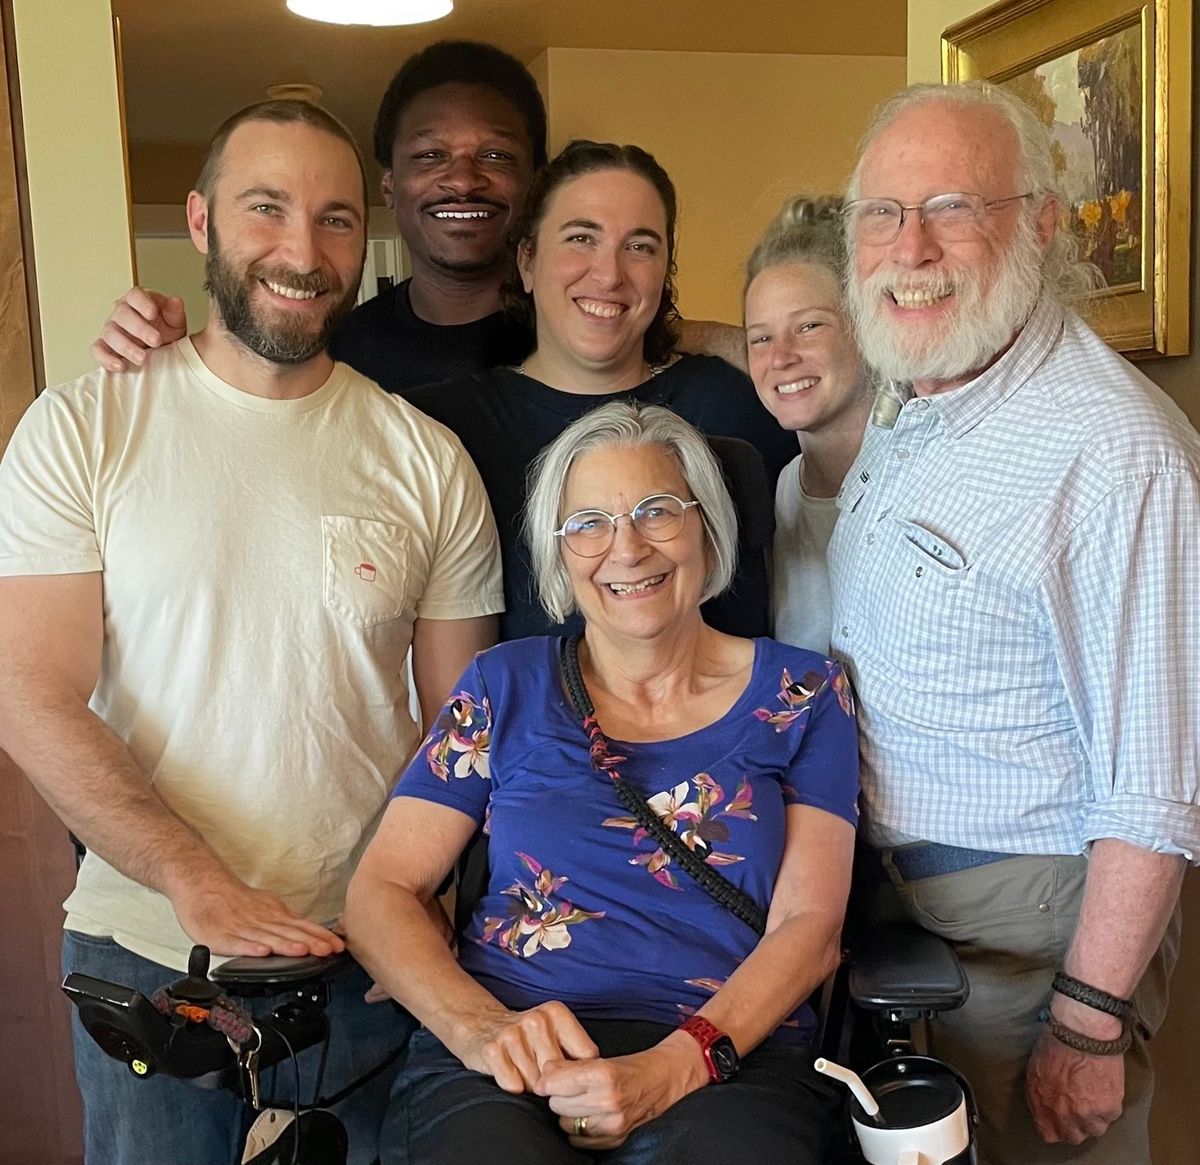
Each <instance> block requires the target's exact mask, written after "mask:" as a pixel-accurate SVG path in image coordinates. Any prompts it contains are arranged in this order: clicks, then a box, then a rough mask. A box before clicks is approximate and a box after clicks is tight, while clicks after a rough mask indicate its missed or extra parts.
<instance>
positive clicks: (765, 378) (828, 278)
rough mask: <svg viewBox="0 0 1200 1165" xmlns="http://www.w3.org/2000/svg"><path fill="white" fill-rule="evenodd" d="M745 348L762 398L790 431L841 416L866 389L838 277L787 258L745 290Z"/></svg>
mask: <svg viewBox="0 0 1200 1165" xmlns="http://www.w3.org/2000/svg"><path fill="white" fill-rule="evenodd" d="M746 346H747V353H748V356H749V365H750V377H751V379H752V380H753V381H754V387H755V388H756V389H757V390H758V396H759V399H760V400H761V401H762V402H763V404H764V405H765V406H766V407H767V409H768V411H769V412H770V413H771V414H772V415H773V416H774V417H775V419H776V420H777V421H778V422H779V424H780V425H781V426H782V427H783V428H785V429H788V430H790V431H792V432H797V431H805V432H813V431H816V430H819V429H821V428H822V427H824V426H825V425H828V424H829V423H831V422H833V421H835V420H837V419H838V418H839V417H841V416H843V415H844V414H845V413H846V412H847V410H848V409H850V408H851V407H852V406H853V405H854V404H855V403H856V401H858V400H859V399H861V397H862V394H863V393H864V392H865V391H866V371H865V369H864V368H863V364H862V360H861V359H860V358H859V355H858V348H857V347H856V346H855V343H854V339H853V337H852V335H851V332H850V326H849V322H848V321H847V320H846V318H845V316H844V314H843V312H842V292H841V287H840V286H839V284H838V280H837V276H836V275H834V273H833V272H832V271H831V270H830V269H829V268H828V267H824V266H821V265H818V264H814V263H785V264H780V265H779V266H776V267H768V268H766V269H765V270H764V271H761V272H760V273H759V274H758V275H757V276H755V278H754V281H753V282H752V283H751V284H750V286H749V287H748V288H747V290H746Z"/></svg>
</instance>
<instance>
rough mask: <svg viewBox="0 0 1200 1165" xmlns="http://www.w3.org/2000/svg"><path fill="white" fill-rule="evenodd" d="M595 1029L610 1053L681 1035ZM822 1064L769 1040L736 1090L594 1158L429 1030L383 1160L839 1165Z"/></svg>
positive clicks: (681, 1109) (750, 1059)
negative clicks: (819, 1066)
mask: <svg viewBox="0 0 1200 1165" xmlns="http://www.w3.org/2000/svg"><path fill="white" fill-rule="evenodd" d="M583 1026H584V1027H585V1028H586V1029H587V1032H588V1034H589V1035H590V1036H591V1037H592V1039H593V1040H595V1042H596V1044H597V1046H598V1047H599V1048H600V1054H601V1055H602V1056H620V1055H627V1054H630V1053H632V1052H639V1051H644V1050H645V1049H646V1048H649V1047H652V1046H653V1045H654V1044H656V1043H658V1041H659V1040H661V1039H662V1038H663V1037H664V1036H665V1035H667V1033H668V1032H670V1031H672V1030H673V1029H672V1028H670V1027H668V1026H666V1025H663V1024H657V1023H643V1022H635V1021H622V1020H598V1021H594V1022H585V1023H584V1025H583ZM813 1057H814V1053H813V1051H812V1049H811V1048H805V1047H789V1046H786V1045H782V1044H764V1045H762V1046H761V1047H759V1048H757V1049H756V1050H755V1051H753V1052H751V1053H750V1055H748V1056H747V1057H746V1058H745V1059H744V1060H743V1061H742V1068H741V1071H740V1072H738V1074H737V1076H735V1077H734V1078H733V1079H732V1080H731V1081H729V1082H728V1083H726V1084H716V1085H712V1086H711V1087H708V1088H702V1089H700V1090H699V1091H697V1092H692V1093H689V1094H688V1095H687V1096H685V1097H684V1098H683V1099H682V1100H680V1101H679V1102H678V1103H677V1104H674V1105H672V1106H671V1107H670V1108H669V1109H667V1110H666V1112H664V1113H663V1114H662V1115H661V1116H658V1117H656V1118H655V1119H654V1120H651V1121H648V1122H647V1123H646V1124H644V1125H640V1126H639V1127H638V1128H636V1129H634V1130H633V1132H632V1133H630V1134H629V1137H628V1138H627V1139H626V1141H625V1143H624V1144H623V1145H622V1146H621V1147H620V1148H618V1149H612V1150H609V1151H607V1152H597V1153H583V1152H580V1151H579V1150H577V1149H574V1148H572V1146H571V1145H570V1144H568V1142H567V1138H566V1136H565V1135H564V1133H563V1131H562V1129H561V1128H560V1127H559V1124H558V1117H557V1116H555V1114H554V1113H553V1112H551V1111H550V1107H549V1104H548V1103H547V1101H546V1100H544V1099H543V1098H542V1097H540V1096H533V1095H531V1094H529V1093H524V1094H522V1095H520V1096H514V1095H512V1094H511V1093H508V1092H504V1091H502V1090H501V1089H500V1086H499V1085H498V1084H497V1083H496V1082H495V1081H494V1080H493V1079H492V1078H491V1077H490V1076H484V1075H481V1074H480V1073H478V1072H472V1071H471V1070H470V1069H468V1068H464V1067H463V1065H462V1063H461V1062H460V1061H459V1060H458V1059H457V1058H456V1057H455V1056H453V1055H452V1054H451V1053H450V1052H449V1051H447V1050H446V1048H445V1047H444V1046H443V1045H442V1044H441V1043H440V1042H439V1041H438V1039H437V1038H436V1037H435V1036H433V1035H432V1034H430V1032H428V1031H427V1030H426V1029H425V1028H419V1029H418V1030H417V1032H416V1034H415V1035H414V1036H413V1038H412V1040H411V1042H410V1044H409V1050H408V1055H407V1057H406V1059H405V1066H404V1069H403V1070H402V1071H401V1073H400V1076H399V1079H398V1080H397V1081H396V1088H395V1091H394V1092H393V1093H392V1100H391V1104H390V1105H389V1107H388V1113H387V1121H386V1123H385V1124H384V1127H383V1133H382V1138H381V1153H380V1156H381V1158H382V1161H383V1165H496V1163H497V1162H510V1161H519V1162H520V1163H521V1165H587V1163H589V1162H596V1163H601V1162H603V1165H695V1162H700V1161H720V1162H732V1161H749V1162H761V1163H763V1165H775V1163H776V1162H786V1163H787V1165H829V1162H830V1161H831V1160H833V1159H834V1153H835V1149H834V1144H835V1141H836V1139H837V1133H838V1120H837V1117H838V1113H839V1111H840V1104H841V1097H840V1095H839V1094H838V1093H837V1092H836V1091H835V1089H834V1087H833V1086H832V1085H831V1084H830V1083H829V1081H827V1080H826V1079H825V1078H824V1077H822V1076H819V1075H818V1074H817V1073H816V1072H815V1071H814V1070H813V1067H812V1062H813Z"/></svg>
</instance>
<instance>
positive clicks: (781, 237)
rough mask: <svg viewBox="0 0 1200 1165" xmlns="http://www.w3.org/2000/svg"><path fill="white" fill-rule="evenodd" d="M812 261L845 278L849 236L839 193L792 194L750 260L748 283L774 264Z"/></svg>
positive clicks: (745, 288)
mask: <svg viewBox="0 0 1200 1165" xmlns="http://www.w3.org/2000/svg"><path fill="white" fill-rule="evenodd" d="M792 263H811V264H812V265H813V266H817V267H825V268H826V269H827V270H829V271H830V272H832V273H833V275H834V277H835V278H836V279H837V281H838V283H841V282H842V279H843V276H844V274H845V269H846V236H845V233H844V232H843V230H842V200H841V199H840V198H838V197H836V196H835V195H831V194H821V195H817V196H816V197H810V196H809V195H807V194H797V195H795V196H794V197H792V198H789V199H788V200H787V202H785V203H784V204H783V206H782V207H781V208H780V210H779V213H778V214H777V215H776V216H775V217H774V218H773V219H772V220H771V221H770V222H769V223H768V224H767V226H766V229H765V230H764V231H763V234H762V238H760V239H759V240H758V244H757V245H756V246H755V248H754V250H753V251H751V252H750V258H749V259H747V260H746V286H745V287H744V288H743V289H742V295H743V298H745V293H746V292H747V291H749V290H750V284H751V283H753V282H754V280H755V279H756V278H757V277H758V276H759V275H761V274H762V272H764V271H766V270H767V269H768V268H770V267H784V266H788V265H789V264H792Z"/></svg>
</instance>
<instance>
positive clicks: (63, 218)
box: [13, 0, 133, 384]
mask: <svg viewBox="0 0 1200 1165" xmlns="http://www.w3.org/2000/svg"><path fill="white" fill-rule="evenodd" d="M13 16H14V23H15V29H16V41H17V65H18V70H19V75H20V83H21V107H22V116H23V120H24V130H25V148H26V159H27V171H28V178H29V205H30V216H31V218H32V224H33V249H34V265H35V268H36V271H37V285H38V307H39V312H40V316H41V332H42V351H43V355H44V358H45V365H46V380H47V382H48V383H50V384H55V383H57V382H59V381H63V380H70V379H72V378H73V377H76V376H79V375H80V374H81V373H83V372H86V371H87V370H88V369H89V368H91V367H92V360H91V357H90V356H89V355H88V347H89V345H90V343H91V340H92V337H93V336H95V334H96V332H97V330H98V329H99V326H100V324H101V323H102V322H103V321H104V319H105V317H106V316H107V315H108V313H109V310H110V308H111V306H112V301H113V300H114V299H115V298H116V297H117V296H118V295H120V294H121V292H123V291H124V290H125V289H126V288H128V287H129V285H130V283H131V282H132V280H133V264H132V259H131V247H130V239H129V213H128V209H127V206H128V203H127V199H126V188H125V167H124V161H123V155H122V150H121V130H120V116H119V113H118V105H117V84H116V66H115V57H114V50H113V29H112V13H111V11H110V8H109V2H108V0H54V2H53V3H49V2H48V0H13ZM67 29H69V30H70V34H69V35H67V34H66V31H65V30H67Z"/></svg>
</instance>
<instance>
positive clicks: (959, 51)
mask: <svg viewBox="0 0 1200 1165" xmlns="http://www.w3.org/2000/svg"><path fill="white" fill-rule="evenodd" d="M974 79H983V80H988V81H993V82H996V83H997V84H1001V85H1004V86H1005V87H1006V88H1011V89H1013V90H1014V91H1016V92H1018V93H1019V94H1020V95H1021V96H1023V97H1025V98H1026V99H1027V100H1030V101H1031V104H1033V106H1034V108H1035V110H1036V112H1037V113H1038V114H1039V116H1040V117H1041V119H1042V120H1043V122H1044V123H1046V124H1047V125H1048V126H1049V127H1050V128H1051V132H1052V134H1053V136H1054V143H1055V145H1054V149H1055V163H1056V166H1057V167H1058V168H1059V176H1060V178H1061V179H1062V180H1063V185H1064V189H1065V191H1066V194H1067V202H1068V204H1069V205H1068V206H1066V207H1064V218H1063V229H1066V230H1071V231H1073V232H1074V233H1075V234H1076V235H1077V236H1078V238H1079V241H1080V243H1081V251H1082V253H1083V254H1084V255H1085V256H1086V257H1087V258H1089V259H1091V261H1093V262H1094V263H1096V265H1097V266H1098V267H1100V268H1101V270H1102V272H1103V273H1104V274H1105V276H1106V280H1107V282H1108V285H1107V286H1106V287H1105V288H1104V289H1103V290H1102V291H1099V292H1096V293H1095V294H1094V296H1093V298H1092V301H1091V302H1090V303H1089V304H1088V305H1087V309H1086V314H1087V315H1088V319H1089V322H1090V323H1091V324H1092V326H1093V327H1095V328H1096V330H1097V331H1098V332H1099V333H1100V334H1101V335H1102V336H1103V337H1104V339H1105V340H1106V341H1107V342H1108V343H1109V344H1111V345H1112V347H1113V348H1115V349H1116V350H1117V351H1119V352H1123V353H1124V354H1125V355H1126V356H1129V357H1132V358H1134V359H1136V358H1138V357H1148V356H1182V355H1185V354H1186V353H1187V352H1188V339H1189V298H1188V295H1189V291H1188V288H1189V282H1188V280H1189V269H1190V259H1191V253H1190V238H1191V133H1192V126H1191V114H1192V0H1143V2H1139V0H1003V2H1002V3H999V4H994V5H992V7H990V8H987V9H985V10H984V11H982V12H979V13H976V14H975V15H974V16H972V17H970V18H969V19H967V20H964V21H961V22H960V23H958V24H955V25H953V26H951V27H950V28H948V29H946V31H945V32H944V33H943V34H942V80H943V81H946V82H951V83H953V82H958V81H969V80H974ZM1089 149H1090V151H1091V156H1090V160H1089V154H1088V151H1089Z"/></svg>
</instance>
